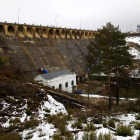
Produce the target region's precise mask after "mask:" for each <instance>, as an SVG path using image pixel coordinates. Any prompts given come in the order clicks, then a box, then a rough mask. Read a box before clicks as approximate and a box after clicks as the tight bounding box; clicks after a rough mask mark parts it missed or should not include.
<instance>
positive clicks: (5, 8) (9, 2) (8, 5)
mask: <svg viewBox="0 0 140 140" xmlns="http://www.w3.org/2000/svg"><path fill="white" fill-rule="evenodd" d="M11 2H12V0H11V1H10V2H9V4H8V5H7V6H6V7H5V9H4V10H3V11H2V13H1V14H0V16H1V15H2V14H3V13H4V12H5V10H6V9H7V8H8V6H9V5H10V4H11Z"/></svg>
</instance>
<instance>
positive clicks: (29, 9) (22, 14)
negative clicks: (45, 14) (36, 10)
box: [21, 0, 40, 17]
mask: <svg viewBox="0 0 140 140" xmlns="http://www.w3.org/2000/svg"><path fill="white" fill-rule="evenodd" d="M39 1H40V0H39ZM39 1H37V2H36V3H35V4H34V5H33V6H31V7H30V8H29V9H28V10H27V11H26V12H24V13H23V14H22V15H21V17H22V16H24V15H25V13H27V12H28V11H29V10H30V9H32V8H33V7H34V6H35V5H36V4H37V3H38V2H39Z"/></svg>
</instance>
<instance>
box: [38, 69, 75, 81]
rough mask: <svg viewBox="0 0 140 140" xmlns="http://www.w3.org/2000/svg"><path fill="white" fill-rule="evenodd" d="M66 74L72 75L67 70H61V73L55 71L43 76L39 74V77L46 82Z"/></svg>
mask: <svg viewBox="0 0 140 140" xmlns="http://www.w3.org/2000/svg"><path fill="white" fill-rule="evenodd" d="M67 74H73V73H72V72H71V71H69V70H61V71H55V72H51V73H44V74H41V75H40V76H42V77H43V78H44V79H46V80H51V79H53V78H56V77H58V76H62V75H67Z"/></svg>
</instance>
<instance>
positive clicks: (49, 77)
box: [34, 70, 76, 93]
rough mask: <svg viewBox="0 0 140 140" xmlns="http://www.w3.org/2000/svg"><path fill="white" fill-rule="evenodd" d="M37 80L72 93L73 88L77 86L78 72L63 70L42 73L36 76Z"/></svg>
mask: <svg viewBox="0 0 140 140" xmlns="http://www.w3.org/2000/svg"><path fill="white" fill-rule="evenodd" d="M34 80H35V81H37V82H39V83H42V84H43V85H44V86H49V87H52V88H55V89H60V88H61V89H62V90H63V91H67V92H69V93H72V88H73V87H74V86H76V74H74V73H72V72H71V71H69V70H61V71H56V72H51V73H46V74H40V75H38V76H36V77H35V78H34Z"/></svg>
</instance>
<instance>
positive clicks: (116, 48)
mask: <svg viewBox="0 0 140 140" xmlns="http://www.w3.org/2000/svg"><path fill="white" fill-rule="evenodd" d="M87 49H88V50H89V55H88V56H87V59H88V61H89V64H88V67H89V68H90V69H91V72H92V73H93V74H95V73H98V74H99V73H101V72H103V73H104V74H106V75H107V83H108V85H107V90H108V95H109V107H110V108H111V91H110V79H111V75H112V76H115V81H116V102H117V104H119V102H118V101H119V94H118V89H119V76H120V73H119V72H120V71H121V70H120V69H122V68H128V67H129V66H130V65H132V58H133V56H132V55H131V54H129V52H128V49H129V47H128V46H126V41H125V36H124V35H123V34H122V33H121V31H120V30H119V26H117V27H114V25H112V24H111V23H110V22H109V23H107V24H106V26H103V28H102V29H98V30H97V33H96V34H95V41H94V42H90V44H89V45H88V46H87ZM97 60H100V62H99V63H98V65H96V66H95V65H94V64H93V63H95V62H96V61H97ZM93 65H94V66H93Z"/></svg>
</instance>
